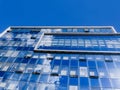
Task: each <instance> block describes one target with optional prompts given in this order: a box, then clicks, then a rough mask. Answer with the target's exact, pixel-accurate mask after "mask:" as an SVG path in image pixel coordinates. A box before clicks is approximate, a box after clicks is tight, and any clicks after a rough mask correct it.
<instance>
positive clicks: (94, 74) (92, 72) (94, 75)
mask: <svg viewBox="0 0 120 90" xmlns="http://www.w3.org/2000/svg"><path fill="white" fill-rule="evenodd" d="M89 76H90V77H91V78H98V72H97V70H96V69H89Z"/></svg>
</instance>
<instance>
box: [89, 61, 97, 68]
mask: <svg viewBox="0 0 120 90" xmlns="http://www.w3.org/2000/svg"><path fill="white" fill-rule="evenodd" d="M88 68H96V63H95V61H88Z"/></svg>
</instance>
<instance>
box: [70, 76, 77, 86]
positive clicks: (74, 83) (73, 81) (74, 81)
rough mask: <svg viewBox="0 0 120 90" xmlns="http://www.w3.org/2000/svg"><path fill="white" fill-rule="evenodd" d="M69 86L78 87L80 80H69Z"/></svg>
mask: <svg viewBox="0 0 120 90" xmlns="http://www.w3.org/2000/svg"><path fill="white" fill-rule="evenodd" d="M69 85H76V86H77V85H78V78H74V77H70V78H69Z"/></svg>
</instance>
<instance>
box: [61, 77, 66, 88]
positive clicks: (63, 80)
mask: <svg viewBox="0 0 120 90" xmlns="http://www.w3.org/2000/svg"><path fill="white" fill-rule="evenodd" d="M67 84H68V76H61V77H60V85H61V86H67Z"/></svg>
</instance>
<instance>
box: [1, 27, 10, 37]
mask: <svg viewBox="0 0 120 90" xmlns="http://www.w3.org/2000/svg"><path fill="white" fill-rule="evenodd" d="M9 30H11V28H10V27H8V28H7V29H5V30H4V31H3V32H2V33H1V34H0V38H1V37H2V36H3V35H4V34H5V33H6V32H7V31H9Z"/></svg>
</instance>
